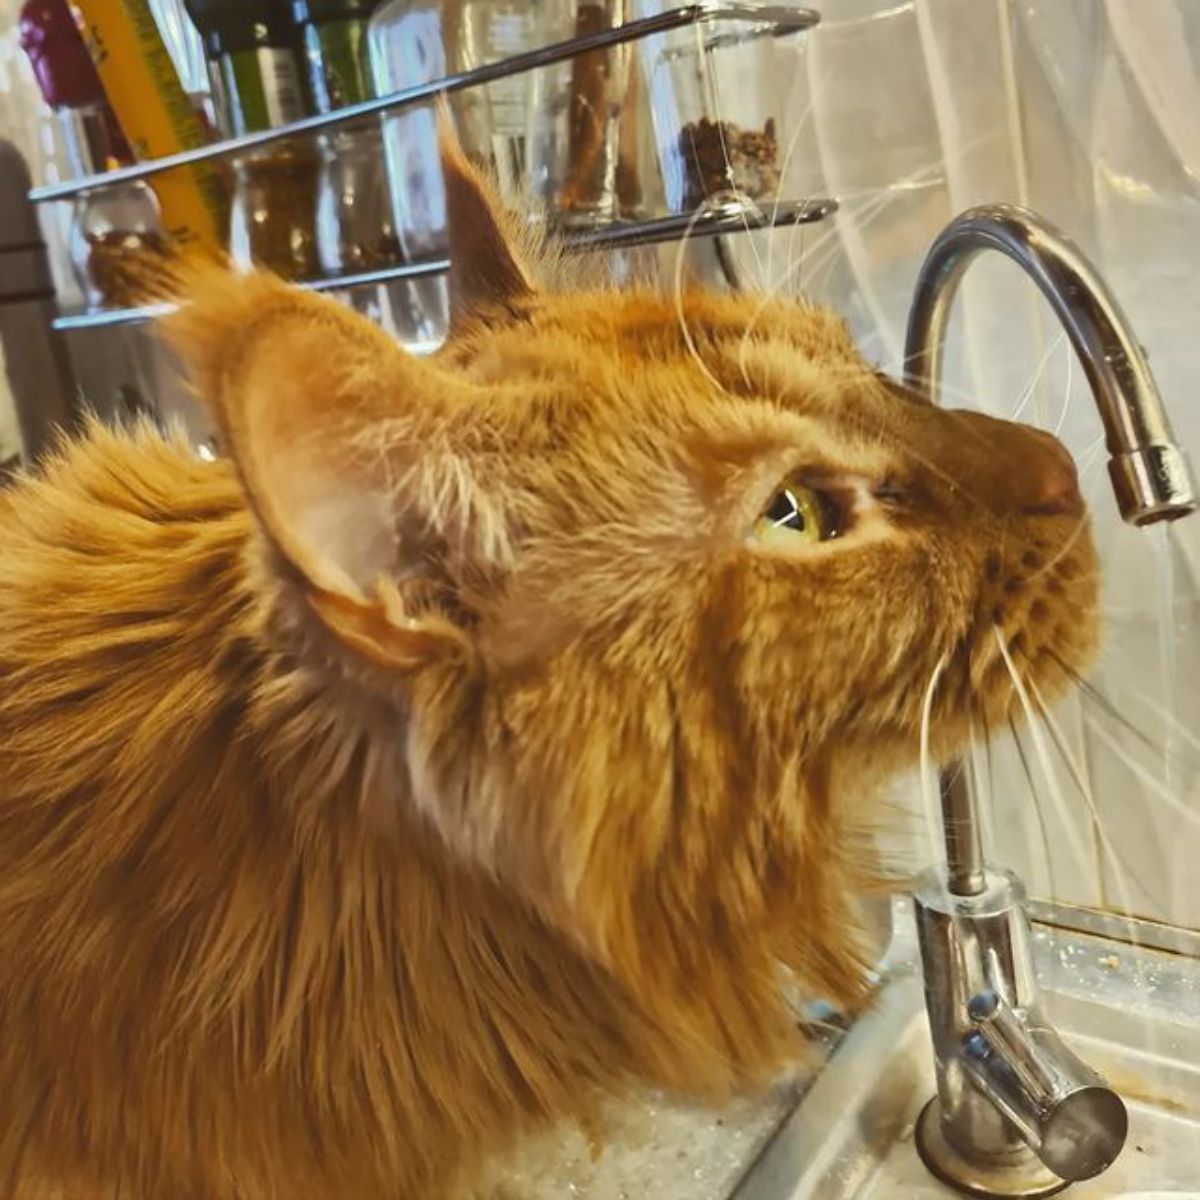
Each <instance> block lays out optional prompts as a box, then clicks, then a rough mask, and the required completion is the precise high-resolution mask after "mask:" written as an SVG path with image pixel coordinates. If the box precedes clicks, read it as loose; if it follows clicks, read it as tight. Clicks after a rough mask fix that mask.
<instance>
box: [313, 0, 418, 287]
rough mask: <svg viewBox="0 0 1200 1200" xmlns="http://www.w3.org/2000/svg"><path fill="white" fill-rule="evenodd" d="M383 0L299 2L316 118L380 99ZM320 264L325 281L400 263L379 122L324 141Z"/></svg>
mask: <svg viewBox="0 0 1200 1200" xmlns="http://www.w3.org/2000/svg"><path fill="white" fill-rule="evenodd" d="M378 7H379V3H378V0H295V2H294V4H293V7H292V12H293V15H294V17H295V19H296V21H297V22H298V23H299V26H300V33H301V39H302V41H303V44H304V58H305V66H306V67H307V70H308V87H309V92H310V94H311V95H312V97H313V102H314V107H315V108H316V110H317V111H318V112H322V113H326V112H332V111H334V110H335V109H338V108H342V107H344V106H345V105H348V104H358V103H360V102H361V101H363V100H369V99H370V98H371V97H372V96H374V95H375V88H374V85H373V83H372V80H371V66H370V60H369V55H368V51H367V24H368V19H369V17H370V15H371V13H372V11H373V10H374V9H376V8H378ZM319 147H320V155H321V168H320V178H319V180H318V183H317V227H316V240H317V259H318V261H319V262H320V265H321V269H322V270H323V271H324V272H325V273H326V274H327V275H342V274H348V273H353V272H357V271H370V270H375V269H377V268H380V267H387V266H391V265H394V264H396V263H398V262H400V261H401V251H400V242H399V240H398V239H397V237H396V233H395V229H394V226H393V218H392V204H391V197H390V195H389V193H388V181H387V169H386V166H385V164H384V159H383V142H382V135H381V133H380V128H379V122H378V120H377V119H372V120H370V121H366V122H362V123H360V124H356V125H352V126H343V127H339V128H336V129H332V130H330V131H329V132H328V133H325V134H323V135H321V137H320V139H319Z"/></svg>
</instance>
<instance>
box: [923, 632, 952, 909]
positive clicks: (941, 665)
mask: <svg viewBox="0 0 1200 1200" xmlns="http://www.w3.org/2000/svg"><path fill="white" fill-rule="evenodd" d="M947 658H948V656H947V655H946V654H943V655H942V656H941V658H939V659H938V661H937V664H936V665H935V666H934V668H933V673H932V674H931V675H930V676H929V686H928V687H927V688H926V689H925V698H924V700H923V702H922V704H921V734H920V738H921V759H920V763H921V766H920V782H921V806H922V809H923V810H924V813H925V832H926V835H927V836H928V838H929V849H930V862H931V863H932V864H933V865H934V866H937V865H938V864H939V863H941V862H942V861H943V860H944V859H945V852H944V845H945V843H944V840H943V838H942V835H941V823H940V822H941V818H940V809H941V793H940V791H939V788H938V777H937V771H936V770H935V769H934V765H933V759H932V756H931V754H930V750H929V729H930V724H931V721H932V717H933V698H934V695H935V694H936V692H937V685H938V681H939V680H940V679H941V677H942V674H943V672H944V671H945V669H946V662H947ZM951 907H952V908H953V906H951Z"/></svg>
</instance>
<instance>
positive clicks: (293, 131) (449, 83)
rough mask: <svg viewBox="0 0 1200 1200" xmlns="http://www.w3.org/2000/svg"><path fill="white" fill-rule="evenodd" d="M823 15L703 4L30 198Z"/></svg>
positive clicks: (54, 196) (792, 27) (790, 28)
mask: <svg viewBox="0 0 1200 1200" xmlns="http://www.w3.org/2000/svg"><path fill="white" fill-rule="evenodd" d="M820 19H821V18H820V14H819V13H817V12H814V11H813V10H812V9H809V8H796V7H793V6H790V5H786V4H760V3H756V2H754V0H745V2H743V3H712V2H710V0H704V2H702V3H698V4H687V5H683V6H681V7H679V8H672V9H668V10H666V11H665V12H661V13H656V14H654V15H653V16H649V17H643V18H640V19H639V20H636V21H627V22H625V23H624V24H621V25H617V26H614V27H612V28H610V29H602V30H599V31H597V32H596V33H593V34H588V35H587V36H585V37H579V38H571V39H570V40H568V41H565V42H557V43H555V44H554V45H551V46H542V47H540V48H538V49H537V50H531V51H530V52H529V53H527V54H518V55H514V56H513V57H512V58H507V59H504V60H503V61H502V62H495V63H488V64H487V65H485V66H482V67H478V68H476V69H475V70H472V71H462V72H458V73H457V74H453V75H446V76H444V77H443V78H441V79H435V80H432V81H431V82H429V83H422V84H418V85H416V86H414V87H410V88H404V89H403V90H401V91H398V92H392V93H391V94H390V95H387V96H380V97H378V98H376V99H372V100H364V101H363V102H362V103H360V104H348V105H346V106H345V107H344V108H339V109H337V110H336V111H334V112H331V113H323V114H321V115H319V116H313V117H305V118H304V119H303V120H300V121H293V122H292V123H291V124H289V125H283V126H280V127H278V128H276V129H264V130H259V131H256V132H254V133H248V134H245V135H243V136H242V137H238V138H230V139H228V140H226V141H223V142H217V143H214V144H213V145H211V146H202V147H199V148H198V149H195V150H186V151H183V152H181V153H179V154H171V155H167V156H166V157H164V158H158V159H154V160H152V161H150V162H144V163H137V164H136V165H134V166H131V167H122V168H121V169H120V170H117V171H110V172H108V173H107V174H104V175H92V176H88V177H87V178H84V179H77V180H72V181H70V182H68V183H56V184H50V185H47V186H45V187H39V188H35V189H33V191H32V192H31V193H30V196H31V198H32V199H33V200H34V202H35V203H44V202H47V201H51V200H65V199H68V198H69V197H72V196H75V195H78V194H79V193H80V192H87V191H93V190H95V189H96V188H100V187H105V186H109V185H111V184H114V183H119V182H122V181H125V180H131V179H147V178H149V177H150V176H152V175H157V174H160V173H161V172H163V171H170V170H172V169H174V168H176V167H185V166H190V165H192V164H194V163H199V162H207V161H209V160H211V159H216V158H224V157H227V156H230V155H237V154H242V153H244V152H245V151H247V150H251V149H254V148H256V147H258V146H264V145H267V144H269V143H271V142H277V141H281V140H284V139H286V138H289V137H297V136H302V135H305V134H311V133H317V132H318V131H320V130H325V129H331V128H334V127H336V126H339V125H351V124H353V123H354V122H355V121H361V120H363V119H365V118H368V117H373V116H376V115H377V114H379V113H383V112H388V111H390V110H392V109H396V108H403V107H404V106H405V105H409V104H417V103H419V102H421V101H423V100H429V99H431V98H433V97H435V96H439V95H443V94H445V93H448V92H458V91H462V90H463V89H465V88H472V87H478V86H479V85H480V84H485V83H491V82H493V81H495V80H497V79H504V78H506V77H507V76H509V75H518V74H520V73H521V72H522V71H531V70H533V69H534V68H536V67H546V66H550V65H551V64H553V63H557V62H562V61H564V60H565V59H568V58H573V57H575V56H576V55H579V54H584V53H587V52H588V51H590V50H602V49H604V48H606V47H608V46H618V45H621V44H622V43H624V42H632V41H636V40H637V39H638V38H643V37H648V36H650V35H651V34H655V33H665V32H667V31H669V30H672V29H680V28H683V27H684V26H688V25H696V24H700V23H707V22H720V21H741V22H746V23H748V24H750V25H755V26H772V27H773V28H774V31H775V32H776V33H778V34H780V35H783V34H787V33H798V32H801V31H802V30H805V29H811V28H812V27H813V26H814V25H816V24H817V23H818V22H819V21H820Z"/></svg>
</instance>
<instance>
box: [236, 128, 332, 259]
mask: <svg viewBox="0 0 1200 1200" xmlns="http://www.w3.org/2000/svg"><path fill="white" fill-rule="evenodd" d="M318 166H319V164H318V159H317V156H316V154H315V153H314V152H313V151H312V149H311V148H310V147H308V146H307V145H301V144H293V143H289V142H282V143H279V142H277V143H274V144H272V145H269V146H264V147H263V148H262V149H261V150H254V151H250V152H249V153H246V154H242V155H239V156H238V157H237V158H236V159H234V161H233V178H234V188H233V206H232V210H231V217H230V227H229V253H230V256H231V257H232V259H233V261H234V262H236V263H239V264H241V265H243V266H248V265H249V264H251V263H257V264H259V265H261V266H264V267H267V268H269V269H270V270H272V271H274V272H275V273H276V274H277V275H279V276H281V277H282V278H284V279H311V278H312V277H313V276H314V275H316V273H317V239H316V198H317V197H316V192H317V172H318Z"/></svg>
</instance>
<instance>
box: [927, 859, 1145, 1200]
mask: <svg viewBox="0 0 1200 1200" xmlns="http://www.w3.org/2000/svg"><path fill="white" fill-rule="evenodd" d="M1023 901H1024V894H1023V890H1022V888H1021V886H1020V884H1019V882H1018V881H1017V880H1016V879H1015V878H1013V877H1012V876H1009V875H1001V874H998V873H995V872H988V873H985V876H984V886H983V888H982V889H981V890H980V891H979V892H978V893H976V894H973V895H969V896H964V895H955V894H953V893H951V892H950V891H949V890H948V889H947V887H946V884H945V882H944V881H943V880H942V879H941V878H940V876H938V875H936V874H935V873H932V872H931V873H929V874H928V875H926V877H925V878H924V880H923V884H922V886H921V887H920V889H919V890H918V892H917V893H916V896H915V897H914V905H915V911H916V920H917V936H918V943H919V945H920V951H921V963H922V967H923V971H924V976H925V1004H926V1010H927V1012H928V1015H929V1026H930V1031H931V1036H932V1042H933V1051H934V1059H935V1063H936V1074H937V1093H938V1094H937V1101H936V1104H935V1105H933V1106H931V1107H930V1108H929V1109H927V1111H926V1112H925V1114H924V1115H923V1118H922V1121H921V1124H920V1127H919V1130H918V1149H919V1150H920V1151H921V1154H922V1157H923V1158H924V1160H925V1162H926V1165H927V1166H929V1168H930V1169H931V1170H932V1171H933V1172H934V1173H935V1174H936V1175H938V1177H939V1178H941V1179H944V1180H947V1181H951V1182H954V1183H956V1184H958V1185H959V1186H960V1187H961V1188H962V1189H963V1190H964V1191H966V1192H968V1193H969V1194H974V1195H989V1196H1034V1195H1049V1194H1051V1193H1052V1192H1053V1191H1056V1190H1058V1187H1059V1186H1060V1185H1061V1183H1062V1182H1063V1181H1064V1180H1079V1179H1090V1178H1091V1177H1092V1176H1093V1175H1097V1174H1099V1173H1100V1172H1101V1171H1104V1170H1105V1169H1106V1168H1107V1167H1109V1166H1110V1165H1111V1164H1112V1162H1113V1160H1114V1159H1115V1158H1116V1157H1117V1155H1118V1154H1119V1153H1120V1151H1121V1148H1122V1146H1123V1145H1124V1141H1125V1134H1126V1130H1127V1122H1126V1116H1125V1109H1124V1106H1123V1105H1122V1103H1121V1101H1120V1099H1119V1098H1118V1097H1117V1096H1116V1094H1115V1093H1114V1092H1113V1091H1112V1090H1111V1089H1110V1088H1109V1087H1108V1086H1107V1085H1106V1084H1105V1083H1104V1081H1103V1080H1102V1079H1101V1078H1100V1076H1099V1075H1097V1074H1096V1072H1095V1071H1093V1070H1092V1069H1091V1068H1089V1067H1088V1066H1086V1065H1085V1064H1084V1063H1083V1062H1081V1061H1080V1060H1079V1059H1078V1058H1077V1057H1076V1056H1075V1055H1074V1054H1073V1053H1072V1052H1071V1051H1070V1050H1068V1049H1067V1047H1066V1046H1065V1045H1064V1044H1063V1042H1062V1040H1061V1039H1060V1038H1059V1037H1058V1035H1057V1034H1056V1033H1055V1032H1054V1030H1053V1029H1052V1028H1051V1026H1050V1025H1049V1023H1048V1022H1047V1021H1046V1019H1045V1016H1044V1014H1043V1013H1042V1012H1041V1010H1040V1008H1039V1005H1038V995H1037V982H1036V979H1035V977H1034V972H1033V959H1032V955H1031V953H1030V949H1029V945H1030V930H1029V923H1028V920H1027V918H1026V916H1025V910H1024V906H1023Z"/></svg>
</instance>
